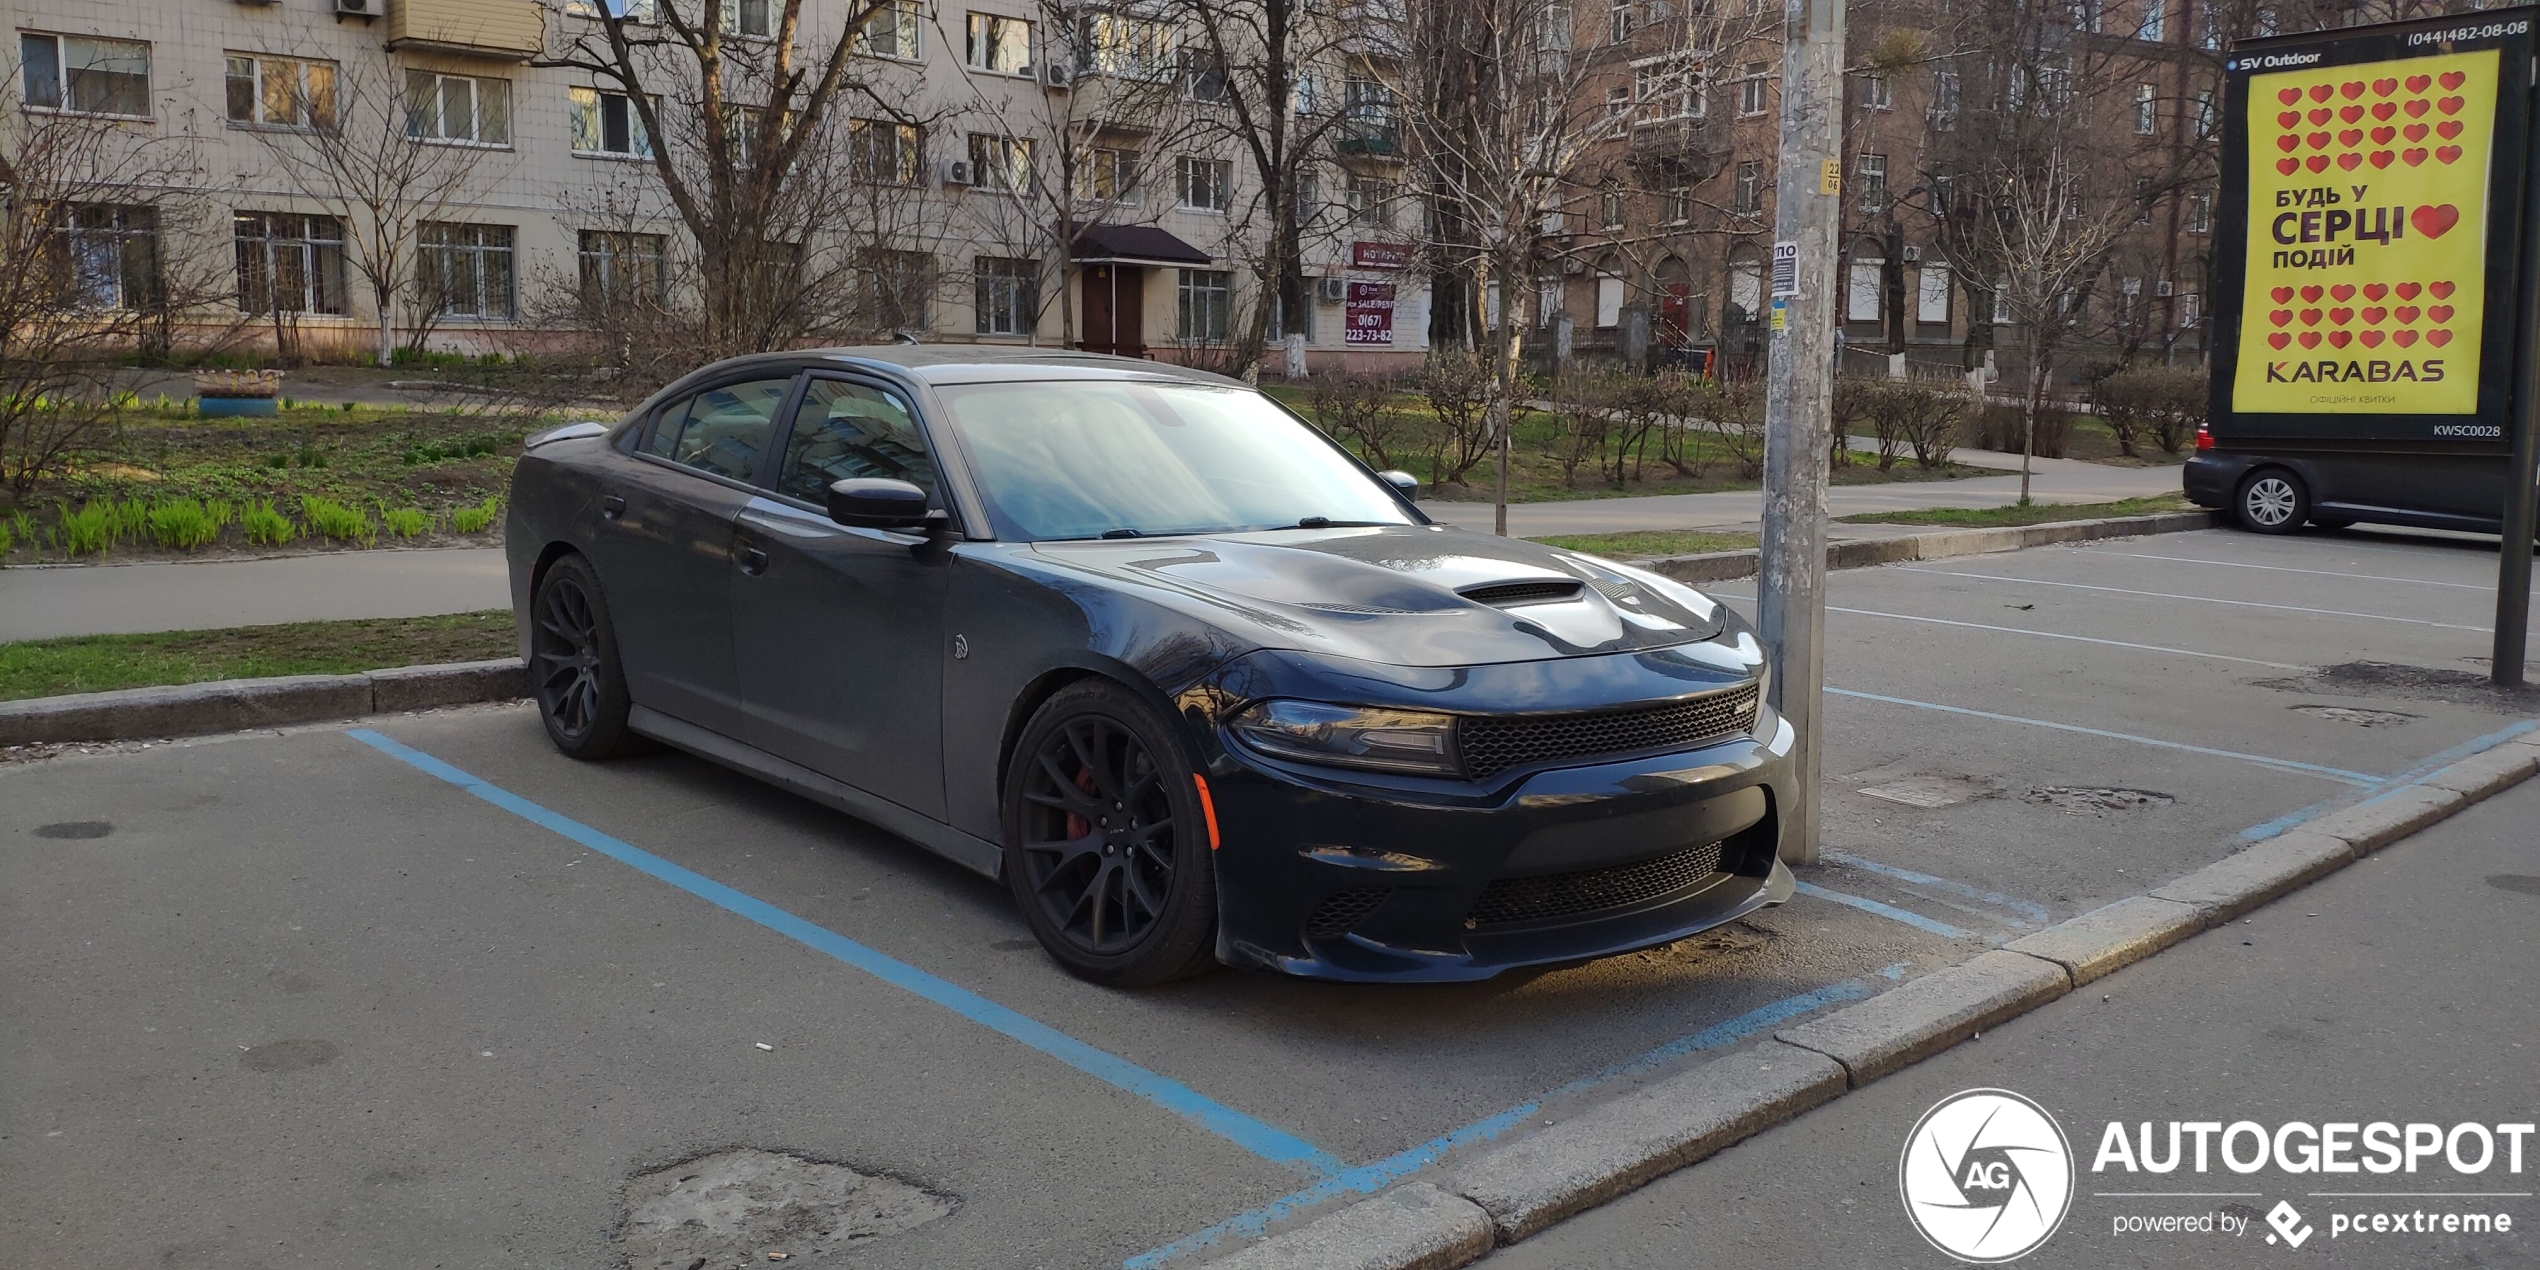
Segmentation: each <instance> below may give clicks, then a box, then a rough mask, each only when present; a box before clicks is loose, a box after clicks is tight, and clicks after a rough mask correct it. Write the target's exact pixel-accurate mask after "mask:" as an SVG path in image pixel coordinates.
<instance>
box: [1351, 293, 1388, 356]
mask: <svg viewBox="0 0 2540 1270" xmlns="http://www.w3.org/2000/svg"><path fill="white" fill-rule="evenodd" d="M1393 300H1394V284H1392V283H1390V282H1353V283H1351V284H1349V298H1348V299H1347V300H1346V301H1344V302H1343V304H1342V308H1341V317H1342V319H1343V322H1342V327H1341V342H1342V343H1344V344H1391V343H1393Z"/></svg>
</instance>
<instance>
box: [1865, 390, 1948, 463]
mask: <svg viewBox="0 0 2540 1270" xmlns="http://www.w3.org/2000/svg"><path fill="white" fill-rule="evenodd" d="M1858 400H1859V406H1860V410H1861V414H1862V417H1863V418H1865V419H1867V420H1868V421H1869V424H1870V435H1871V436H1872V437H1874V438H1875V439H1876V440H1877V442H1878V465H1879V470H1880V471H1882V472H1884V471H1887V470H1888V469H1890V468H1892V467H1894V466H1895V465H1896V460H1897V459H1899V458H1901V457H1903V453H1904V451H1905V450H1908V449H1910V450H1912V451H1913V453H1914V465H1915V466H1916V467H1920V468H1924V469H1930V468H1935V467H1939V466H1942V465H1943V464H1946V463H1947V462H1948V461H1949V451H1950V450H1951V449H1952V448H1953V447H1954V446H1955V445H1956V444H1957V431H1958V419H1959V416H1961V415H1963V414H1965V413H1966V408H1967V398H1966V394H1964V393H1962V392H1959V391H1957V390H1955V389H1954V388H1949V387H1944V386H1941V385H1936V384H1929V383H1922V382H1919V381H1916V380H1911V379H1881V380H1875V381H1872V382H1870V383H1869V384H1867V385H1865V386H1864V387H1863V389H1862V390H1861V394H1860V397H1859V399H1858Z"/></svg>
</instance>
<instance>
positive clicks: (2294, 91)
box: [2275, 88, 2415, 106]
mask: <svg viewBox="0 0 2540 1270" xmlns="http://www.w3.org/2000/svg"><path fill="white" fill-rule="evenodd" d="M2409 91H2411V92H2413V91H2415V90H2414V89H2411V90H2409ZM2275 99H2276V100H2277V101H2280V102H2283V103H2284V104H2285V105H2287V106H2290V105H2292V104H2293V103H2295V102H2297V101H2300V100H2302V90H2301V89H2299V88H2281V89H2277V90H2276V94H2275Z"/></svg>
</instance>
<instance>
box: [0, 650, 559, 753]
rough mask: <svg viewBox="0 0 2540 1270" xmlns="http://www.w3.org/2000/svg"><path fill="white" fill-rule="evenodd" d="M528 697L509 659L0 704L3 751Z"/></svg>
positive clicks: (521, 672)
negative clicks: (23, 747)
mask: <svg viewBox="0 0 2540 1270" xmlns="http://www.w3.org/2000/svg"><path fill="white" fill-rule="evenodd" d="M528 693H529V676H528V672H527V670H526V668H524V667H523V666H522V664H521V663H519V662H517V661H511V660H502V661H468V662H453V663H450V664H447V665H440V666H403V667H399V668H397V669H394V670H373V671H367V672H364V673H362V674H357V675H289V676H284V677H281V678H275V679H221V680H215V681H213V682H210V683H198V684H180V685H176V686H173V687H165V688H126V689H122V690H120V691H116V692H84V693H77V694H74V695H71V696H66V697H33V698H29V699H27V700H24V701H0V745H33V744H38V743H43V742H79V741H125V740H140V739H144V738H157V737H172V736H203V735H207V734H210V733H214V732H236V731H239V730H241V729H245V728H270V727H281V726H283V725H285V724H292V723H320V722H324V721H327V720H330V719H352V718H358V717H360V716H362V715H366V714H392V713H395V712H398V711H402V710H423V709H429V708H431V707H434V706H455V705H471V704H474V703H476V702H480V701H510V700H513V699H515V698H519V697H524V696H527V695H528Z"/></svg>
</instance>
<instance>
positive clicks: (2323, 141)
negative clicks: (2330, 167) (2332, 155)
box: [2303, 132, 2328, 150]
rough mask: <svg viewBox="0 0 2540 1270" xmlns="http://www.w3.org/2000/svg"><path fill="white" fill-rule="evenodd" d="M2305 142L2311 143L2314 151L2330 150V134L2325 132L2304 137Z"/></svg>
mask: <svg viewBox="0 0 2540 1270" xmlns="http://www.w3.org/2000/svg"><path fill="white" fill-rule="evenodd" d="M2303 140H2305V141H2308V142H2310V143H2311V148H2312V149H2314V150H2325V149H2327V148H2328V134H2327V133H2325V132H2314V133H2312V134H2311V135H2309V136H2307V137H2304V138H2303Z"/></svg>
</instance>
